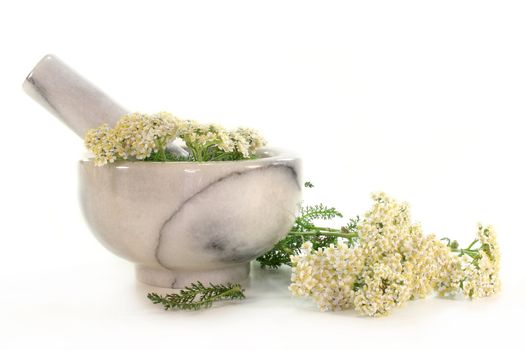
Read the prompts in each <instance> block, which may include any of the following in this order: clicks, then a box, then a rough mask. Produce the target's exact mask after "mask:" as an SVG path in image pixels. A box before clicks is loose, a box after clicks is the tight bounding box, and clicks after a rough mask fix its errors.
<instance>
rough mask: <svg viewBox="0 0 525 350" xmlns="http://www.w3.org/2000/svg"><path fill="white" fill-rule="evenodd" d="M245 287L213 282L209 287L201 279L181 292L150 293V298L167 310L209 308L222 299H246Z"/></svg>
mask: <svg viewBox="0 0 525 350" xmlns="http://www.w3.org/2000/svg"><path fill="white" fill-rule="evenodd" d="M244 298H245V296H244V289H242V288H241V286H240V284H231V283H228V284H226V285H224V284H213V283H210V285H209V286H208V287H206V286H204V285H203V284H202V283H201V282H200V281H198V282H196V283H192V284H191V285H190V286H189V287H185V288H184V289H182V290H181V291H180V292H179V293H173V294H166V295H164V296H160V295H158V294H156V293H149V294H148V299H149V300H151V301H152V302H153V303H154V304H162V305H163V306H164V309H165V310H172V309H178V310H199V309H205V308H209V307H211V306H212V305H213V303H214V302H216V301H220V300H234V299H244Z"/></svg>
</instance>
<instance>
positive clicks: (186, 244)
mask: <svg viewBox="0 0 525 350" xmlns="http://www.w3.org/2000/svg"><path fill="white" fill-rule="evenodd" d="M23 87H24V90H25V91H26V92H27V93H28V94H29V95H30V96H31V97H32V98H33V99H34V100H36V101H37V102H38V103H40V104H41V105H42V106H44V107H45V108H46V109H48V111H50V112H51V113H52V114H54V115H55V116H56V117H57V118H58V119H60V120H61V121H63V122H64V123H65V124H66V125H67V126H68V127H69V128H70V129H71V130H72V131H74V132H75V133H76V134H77V135H79V136H80V137H83V135H84V133H85V131H86V130H87V129H89V128H93V127H97V126H99V125H100V124H101V123H108V124H109V125H114V124H115V123H116V121H117V120H118V118H119V117H120V116H121V115H123V114H126V113H127V111H126V110H125V109H124V108H122V107H121V106H120V105H119V104H117V103H116V102H115V101H113V100H112V99H111V98H110V97H109V96H108V95H106V94H105V93H104V92H103V91H102V90H100V89H99V88H97V87H96V86H95V85H93V84H92V83H90V82H89V81H87V80H86V79H84V78H83V77H82V76H81V75H80V74H78V73H77V72H75V71H74V70H73V69H71V68H70V67H69V66H67V65H66V64H65V63H64V62H62V61H61V60H60V59H58V58H57V57H56V56H53V55H46V56H45V57H44V58H43V59H42V60H40V62H39V63H38V64H37V65H36V66H35V68H33V70H32V71H31V73H30V74H29V75H28V76H27V78H26V80H25V81H24V85H23ZM169 151H171V152H173V153H176V154H179V155H184V154H185V153H186V151H185V150H184V149H182V148H181V147H179V146H178V145H176V144H175V143H172V144H170V147H169ZM186 154H187V153H186ZM259 156H260V158H259V159H256V160H245V161H235V162H229V161H227V162H206V163H196V162H168V163H158V162H141V161H135V162H133V161H125V162H124V161H119V162H116V163H113V164H108V165H106V166H103V167H96V166H95V165H94V162H93V160H90V159H87V160H82V161H81V162H80V164H79V177H80V181H79V190H80V191H79V192H80V202H81V206H82V209H83V212H84V215H85V218H86V220H87V223H88V224H89V226H90V227H91V229H92V231H93V233H94V234H95V236H96V237H97V238H98V239H99V241H101V242H102V243H103V244H104V245H105V246H106V247H107V248H108V249H109V250H111V251H112V252H114V253H115V254H117V255H119V256H121V257H123V258H125V259H128V260H130V261H132V262H134V263H135V265H136V272H137V278H138V279H139V280H140V281H142V282H144V283H147V284H151V285H156V286H160V287H168V288H181V287H184V286H187V285H188V284H190V283H191V282H196V281H201V282H203V283H210V282H211V283H226V282H240V281H242V280H243V279H245V278H246V277H248V273H249V269H250V260H252V259H254V258H256V257H257V256H259V255H260V254H262V253H264V252H265V251H267V250H269V249H271V248H272V246H273V245H274V244H275V243H276V242H277V241H279V240H280V239H281V238H283V237H284V236H285V235H286V233H287V232H288V231H289V229H290V228H291V226H292V224H293V222H294V217H295V213H296V210H297V208H298V205H299V200H300V188H301V186H300V181H299V178H300V176H299V160H298V159H296V158H294V157H291V156H288V155H286V154H285V153H284V152H282V151H276V150H263V151H261V152H260V153H259Z"/></svg>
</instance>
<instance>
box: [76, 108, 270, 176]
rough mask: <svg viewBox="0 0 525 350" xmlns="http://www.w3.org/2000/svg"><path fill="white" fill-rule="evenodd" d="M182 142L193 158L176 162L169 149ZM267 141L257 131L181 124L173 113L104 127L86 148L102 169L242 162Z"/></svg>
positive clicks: (87, 138)
mask: <svg viewBox="0 0 525 350" xmlns="http://www.w3.org/2000/svg"><path fill="white" fill-rule="evenodd" d="M176 138H180V139H182V140H183V141H184V142H185V144H186V148H187V149H188V151H189V153H190V156H189V157H188V158H183V159H181V158H176V157H174V156H173V155H171V154H169V153H168V152H166V146H167V145H168V144H169V143H170V142H171V141H173V140H174V139H176ZM265 143H266V142H265V140H264V139H263V138H262V137H261V136H260V135H259V134H258V133H257V132H256V131H254V130H252V129H246V128H238V129H237V130H233V131H229V130H226V129H224V128H223V127H221V126H219V125H215V124H200V123H197V122H195V121H192V120H180V119H178V118H176V117H174V116H172V115H171V114H170V113H167V112H161V113H157V114H153V115H148V114H141V113H132V114H128V115H125V116H123V117H121V118H120V119H119V121H118V122H117V124H116V125H115V127H114V128H110V127H109V126H108V125H107V124H104V125H102V126H100V127H98V128H96V129H90V130H88V131H87V133H86V135H85V145H86V147H87V149H88V150H90V151H91V152H92V153H93V154H94V156H95V164H96V165H98V166H102V165H105V164H107V163H113V162H114V161H116V160H123V159H135V160H159V161H166V160H189V161H217V160H239V159H244V158H250V157H253V156H254V154H255V152H256V151H257V149H258V148H260V147H262V146H264V145H265Z"/></svg>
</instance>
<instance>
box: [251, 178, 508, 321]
mask: <svg viewBox="0 0 525 350" xmlns="http://www.w3.org/2000/svg"><path fill="white" fill-rule="evenodd" d="M308 187H310V186H308ZM372 199H373V206H372V208H371V209H370V210H369V211H368V212H367V213H366V214H365V215H364V217H363V220H360V219H359V217H357V218H355V219H352V220H350V222H349V223H348V224H347V225H346V226H343V227H341V228H340V229H334V228H327V227H320V226H316V225H315V224H314V220H318V219H331V218H334V217H341V216H342V215H341V214H340V213H339V212H338V211H337V210H335V209H334V208H328V207H326V206H323V205H318V206H307V207H305V208H303V209H302V211H301V214H300V215H299V216H298V217H297V220H296V223H295V226H294V227H293V228H292V230H291V232H290V233H289V234H288V235H287V236H286V237H285V238H284V239H283V240H282V241H280V242H278V243H277V244H276V245H275V247H274V248H273V249H272V250H271V251H270V252H268V253H266V254H264V255H263V256H261V257H259V258H258V259H257V260H258V261H259V262H260V263H261V266H262V267H270V268H277V267H279V266H281V265H283V264H284V265H290V266H292V277H291V285H290V287H289V289H290V291H291V292H292V294H293V295H294V296H302V297H309V298H312V299H313V300H314V301H315V303H316V304H317V305H318V306H319V308H320V309H321V310H343V309H349V308H353V309H355V310H356V311H358V312H359V313H360V314H364V315H368V316H382V315H387V314H389V312H390V311H391V310H393V309H395V308H397V307H400V306H402V305H403V304H405V303H406V302H407V301H409V300H413V299H417V298H424V297H426V296H428V295H430V294H432V293H434V292H437V293H438V294H440V295H463V296H466V297H468V298H477V297H485V296H490V295H493V294H495V293H496V292H498V291H499V289H500V279H499V268H500V266H499V265H500V251H499V246H498V244H497V242H496V236H495V233H494V230H493V228H492V226H487V227H484V226H482V225H479V226H478V230H477V234H476V239H474V241H472V243H470V244H469V245H468V246H467V247H466V248H464V249H460V248H459V247H458V243H457V242H456V241H451V240H450V239H449V238H443V239H437V238H436V236H435V235H433V234H432V235H424V234H423V232H422V229H421V226H420V225H419V224H415V223H412V221H411V218H410V213H409V206H408V204H407V203H399V202H397V201H395V200H394V199H392V198H390V197H388V196H387V195H386V194H384V193H377V194H373V195H372Z"/></svg>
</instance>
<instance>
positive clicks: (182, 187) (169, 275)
mask: <svg viewBox="0 0 525 350" xmlns="http://www.w3.org/2000/svg"><path fill="white" fill-rule="evenodd" d="M263 154H264V155H265V157H264V158H260V159H257V160H246V161H235V162H213V163H212V162H209V163H195V162H170V163H155V162H117V163H114V164H111V165H108V166H104V167H96V166H94V164H93V162H92V161H91V160H86V161H81V162H80V201H81V205H82V209H83V211H84V214H85V217H86V219H87V222H88V223H89V225H90V227H91V229H92V231H93V232H94V233H95V235H96V237H97V238H98V239H99V240H100V241H101V242H102V243H103V244H104V245H105V246H106V247H107V248H108V249H110V250H111V251H113V252H114V253H115V254H117V255H119V256H121V257H123V258H125V259H128V260H130V261H132V262H134V263H135V264H136V272H137V278H138V279H139V280H140V281H142V282H144V283H147V284H152V285H156V286H161V287H171V288H180V287H183V286H185V285H188V284H189V283H191V282H195V281H197V280H199V281H201V282H203V283H209V282H212V283H225V282H236V281H242V280H243V279H245V278H246V277H247V276H248V273H249V262H250V261H251V260H253V259H254V258H256V257H257V256H259V255H261V254H262V253H264V252H265V251H267V250H269V249H270V248H271V247H272V246H273V245H274V244H275V243H276V242H278V241H279V240H280V239H282V238H283V237H284V236H285V235H286V233H287V232H288V231H289V229H290V228H291V227H292V225H293V222H294V217H295V213H296V211H297V209H298V205H299V201H300V193H301V186H300V180H299V176H300V175H299V173H298V171H299V170H298V169H299V161H298V159H296V158H293V157H289V156H286V155H284V154H282V153H281V152H278V151H274V150H267V151H266V152H263Z"/></svg>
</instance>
